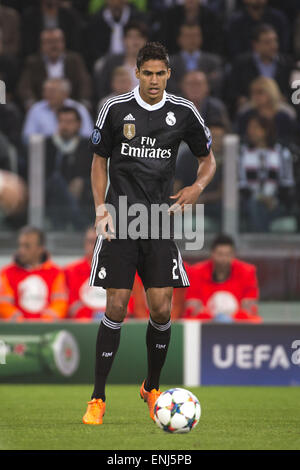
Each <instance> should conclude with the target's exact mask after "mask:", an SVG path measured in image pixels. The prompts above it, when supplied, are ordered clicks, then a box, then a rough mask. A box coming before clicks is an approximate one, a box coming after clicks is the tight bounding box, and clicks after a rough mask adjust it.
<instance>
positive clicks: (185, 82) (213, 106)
mask: <svg viewBox="0 0 300 470" xmlns="http://www.w3.org/2000/svg"><path fill="white" fill-rule="evenodd" d="M181 90H182V93H183V96H184V97H185V98H187V99H188V100H190V101H192V102H193V103H194V105H195V106H196V108H197V109H198V111H199V112H200V114H201V116H202V117H203V119H204V121H205V122H207V123H210V122H216V121H218V122H222V123H223V125H224V127H225V129H226V130H229V128H230V122H229V118H228V114H227V110H226V108H225V105H224V104H223V102H222V101H221V100H220V99H219V98H216V97H213V96H210V95H209V92H210V89H209V85H208V81H207V77H206V75H205V73H204V72H200V71H194V72H187V73H186V74H185V75H184V77H183V79H182V82H181Z"/></svg>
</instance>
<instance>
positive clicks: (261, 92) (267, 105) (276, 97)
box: [236, 77, 297, 143]
mask: <svg viewBox="0 0 300 470" xmlns="http://www.w3.org/2000/svg"><path fill="white" fill-rule="evenodd" d="M252 116H261V117H264V118H267V119H269V120H272V121H273V123H274V130H275V138H276V140H278V141H280V142H282V143H289V142H290V141H291V140H292V141H293V140H294V137H295V134H296V132H297V122H296V112H295V110H294V108H293V107H292V106H290V105H288V104H287V103H285V102H284V101H283V99H282V95H281V93H280V90H279V87H278V85H277V83H276V82H275V81H274V80H273V79H272V78H266V77H258V78H256V79H255V80H253V82H252V83H251V85H250V102H248V103H246V104H245V105H244V106H243V107H242V108H241V110H240V112H239V113H238V115H237V118H236V130H237V132H238V134H239V135H240V136H241V137H242V138H243V137H244V136H245V134H246V129H247V124H248V121H249V119H250V118H251V117H252Z"/></svg>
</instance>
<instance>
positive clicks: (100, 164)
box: [91, 153, 115, 241]
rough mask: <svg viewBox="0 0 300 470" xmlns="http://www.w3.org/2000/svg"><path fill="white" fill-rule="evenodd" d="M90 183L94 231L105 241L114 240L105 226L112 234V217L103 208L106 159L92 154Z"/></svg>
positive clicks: (105, 184)
mask: <svg viewBox="0 0 300 470" xmlns="http://www.w3.org/2000/svg"><path fill="white" fill-rule="evenodd" d="M91 183H92V190H93V196H94V204H95V212H96V219H95V229H96V231H97V233H98V234H101V235H103V237H104V238H107V240H109V241H110V240H111V239H112V238H114V235H112V234H110V233H108V229H107V226H108V228H109V230H110V231H111V232H114V231H115V230H114V226H113V221H112V217H111V215H110V214H109V212H108V211H107V210H106V208H105V204H104V201H105V192H106V186H107V159H106V158H104V157H100V156H99V155H97V154H95V153H94V156H93V162H92V169H91Z"/></svg>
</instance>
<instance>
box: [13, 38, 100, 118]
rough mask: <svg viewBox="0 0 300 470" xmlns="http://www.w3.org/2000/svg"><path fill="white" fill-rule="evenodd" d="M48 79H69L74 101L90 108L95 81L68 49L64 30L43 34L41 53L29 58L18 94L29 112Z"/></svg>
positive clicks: (75, 55) (77, 56) (82, 63)
mask: <svg viewBox="0 0 300 470" xmlns="http://www.w3.org/2000/svg"><path fill="white" fill-rule="evenodd" d="M47 78H66V79H68V80H69V81H70V83H71V94H70V96H71V98H73V99H74V100H77V101H81V102H83V103H84V104H85V105H89V104H90V102H89V100H90V97H91V80H90V77H89V75H88V73H87V70H86V67H85V64H84V62H83V60H82V58H81V57H80V55H79V54H77V53H76V52H69V51H66V50H65V40H64V33H63V31H62V30H61V29H49V30H47V29H46V30H44V31H42V32H41V47H40V53H39V54H36V55H32V56H29V57H28V58H27V60H26V62H25V66H24V69H23V72H22V74H21V78H20V82H19V86H18V91H19V96H20V98H21V100H22V103H23V106H24V108H25V109H26V110H28V109H29V108H30V106H32V105H33V104H34V103H35V102H36V101H39V100H40V99H41V98H42V91H43V83H44V81H45V80H46V79H47Z"/></svg>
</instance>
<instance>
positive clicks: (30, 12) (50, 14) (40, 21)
mask: <svg viewBox="0 0 300 470" xmlns="http://www.w3.org/2000/svg"><path fill="white" fill-rule="evenodd" d="M26 3H27V2H26ZM57 28H59V29H61V30H62V31H63V32H64V36H65V38H66V47H67V49H69V50H71V51H77V52H82V44H83V36H82V31H83V23H82V20H81V18H80V14H79V13H78V12H77V11H76V10H74V9H73V8H63V7H61V6H60V0H40V1H39V2H37V4H36V5H31V6H28V7H27V8H26V9H25V10H24V12H23V16H22V45H23V54H24V55H26V56H27V55H30V54H36V53H37V52H38V49H39V41H40V34H41V32H42V31H43V30H44V29H57Z"/></svg>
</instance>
